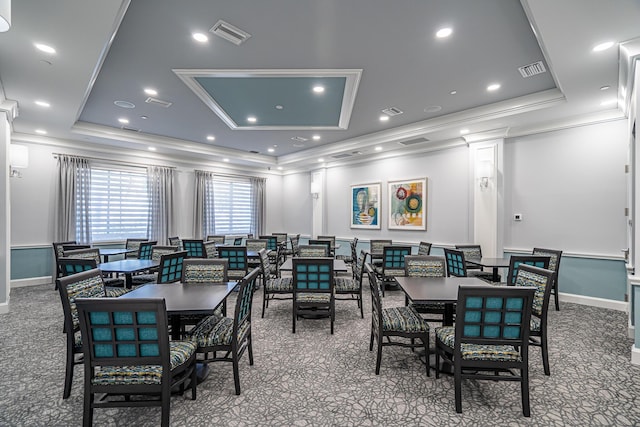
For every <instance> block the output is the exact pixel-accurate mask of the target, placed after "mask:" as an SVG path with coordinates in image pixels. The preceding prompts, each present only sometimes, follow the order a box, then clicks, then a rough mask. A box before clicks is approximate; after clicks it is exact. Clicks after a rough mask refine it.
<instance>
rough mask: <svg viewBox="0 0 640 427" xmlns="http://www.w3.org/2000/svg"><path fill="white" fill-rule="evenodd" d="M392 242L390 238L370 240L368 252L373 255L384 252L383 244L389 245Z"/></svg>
mask: <svg viewBox="0 0 640 427" xmlns="http://www.w3.org/2000/svg"><path fill="white" fill-rule="evenodd" d="M392 244H393V241H391V240H380V239H378V240H371V243H370V246H371V250H370V253H371V254H373V255H382V253H383V252H384V247H385V246H390V245H392Z"/></svg>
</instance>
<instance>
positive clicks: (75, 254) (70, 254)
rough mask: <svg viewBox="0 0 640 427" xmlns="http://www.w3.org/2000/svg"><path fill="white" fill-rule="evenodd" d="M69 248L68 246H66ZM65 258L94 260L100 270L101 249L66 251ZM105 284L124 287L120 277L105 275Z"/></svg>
mask: <svg viewBox="0 0 640 427" xmlns="http://www.w3.org/2000/svg"><path fill="white" fill-rule="evenodd" d="M65 247H68V246H65ZM64 257H65V258H83V259H92V260H94V261H95V262H96V265H97V266H98V268H100V261H101V260H100V249H98V248H90V247H88V248H84V249H73V250H66V251H64ZM103 277H104V284H105V285H106V286H121V287H124V279H121V278H118V277H109V276H107V275H103Z"/></svg>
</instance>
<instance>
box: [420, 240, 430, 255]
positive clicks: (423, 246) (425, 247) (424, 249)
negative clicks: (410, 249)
mask: <svg viewBox="0 0 640 427" xmlns="http://www.w3.org/2000/svg"><path fill="white" fill-rule="evenodd" d="M430 254H431V243H429V242H420V243H419V244H418V255H430Z"/></svg>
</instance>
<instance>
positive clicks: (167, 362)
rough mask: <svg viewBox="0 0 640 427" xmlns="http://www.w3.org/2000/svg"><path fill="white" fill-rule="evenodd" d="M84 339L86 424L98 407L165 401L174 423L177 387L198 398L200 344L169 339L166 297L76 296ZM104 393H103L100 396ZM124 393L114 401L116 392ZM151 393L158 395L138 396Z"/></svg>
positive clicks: (166, 415) (164, 421) (165, 417)
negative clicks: (82, 297)
mask: <svg viewBox="0 0 640 427" xmlns="http://www.w3.org/2000/svg"><path fill="white" fill-rule="evenodd" d="M76 304H77V307H78V318H79V321H80V328H81V331H82V339H83V354H84V371H85V380H84V410H83V425H85V426H90V425H92V424H93V413H94V410H95V409H96V408H113V407H149V406H159V407H160V408H161V411H162V415H161V423H160V425H162V426H163V427H168V426H169V421H170V407H171V391H172V389H176V388H177V389H178V391H179V392H180V394H183V393H184V389H185V386H186V385H188V386H189V388H190V389H191V399H192V400H195V399H196V384H197V378H196V344H195V343H194V342H192V341H177V340H172V341H169V333H168V326H169V325H168V322H167V312H166V306H165V301H164V300H163V299H157V298H153V299H152V298H149V299H142V298H140V299H118V298H115V299H111V298H109V299H104V298H97V299H95V298H87V299H81V300H78V301H76ZM98 395H100V396H99V397H98ZM114 395H118V396H124V399H121V398H120V399H118V400H113V399H111V397H112V396H114ZM137 395H145V396H148V397H155V398H156V399H155V400H152V399H150V398H146V399H137V398H134V399H132V398H131V397H132V396H137Z"/></svg>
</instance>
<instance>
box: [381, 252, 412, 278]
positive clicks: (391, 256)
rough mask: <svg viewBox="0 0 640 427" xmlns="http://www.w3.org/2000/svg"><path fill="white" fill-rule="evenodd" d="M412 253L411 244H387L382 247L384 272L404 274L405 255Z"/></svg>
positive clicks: (385, 274) (395, 274)
mask: <svg viewBox="0 0 640 427" xmlns="http://www.w3.org/2000/svg"><path fill="white" fill-rule="evenodd" d="M407 255H411V246H385V247H384V248H383V249H382V274H383V275H384V276H389V277H391V276H404V257H405V256H407Z"/></svg>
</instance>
